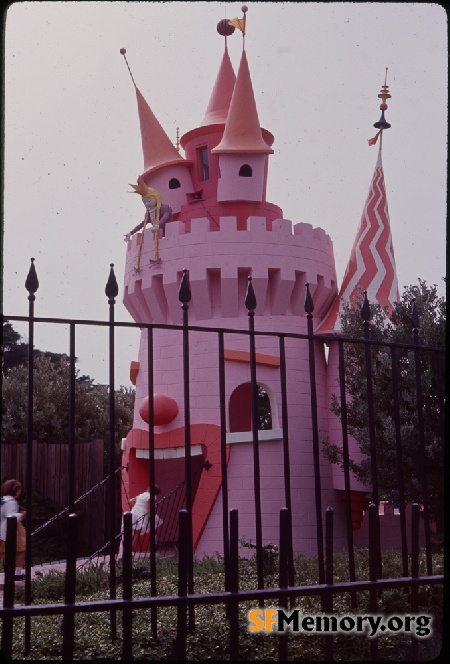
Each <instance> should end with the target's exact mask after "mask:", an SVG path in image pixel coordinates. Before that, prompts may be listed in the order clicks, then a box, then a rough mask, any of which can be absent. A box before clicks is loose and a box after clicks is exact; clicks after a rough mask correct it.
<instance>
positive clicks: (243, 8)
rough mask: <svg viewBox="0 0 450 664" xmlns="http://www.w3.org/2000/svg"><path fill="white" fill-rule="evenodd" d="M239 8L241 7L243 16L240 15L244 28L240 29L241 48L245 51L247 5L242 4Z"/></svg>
mask: <svg viewBox="0 0 450 664" xmlns="http://www.w3.org/2000/svg"><path fill="white" fill-rule="evenodd" d="M241 9H242V12H243V14H244V16H243V17H242V19H243V21H244V29H243V30H242V50H243V51H245V28H246V24H247V12H248V7H247V5H242V7H241Z"/></svg>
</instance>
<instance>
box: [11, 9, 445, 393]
mask: <svg viewBox="0 0 450 664" xmlns="http://www.w3.org/2000/svg"><path fill="white" fill-rule="evenodd" d="M247 6H248V12H247V30H246V37H245V48H246V52H247V57H248V62H249V68H250V73H251V77H252V82H253V89H254V94H255V100H256V105H257V109H258V115H259V120H260V124H261V126H263V127H265V128H267V129H268V130H269V131H270V132H271V133H272V134H273V135H274V136H275V142H274V145H273V148H274V151H275V153H274V154H273V155H272V156H271V157H270V159H269V179H268V187H267V200H268V201H270V202H272V203H275V204H277V205H279V206H280V207H281V208H282V209H283V216H284V218H287V219H291V220H292V222H293V223H294V224H295V223H298V222H307V223H310V224H312V225H313V226H314V227H317V226H318V227H321V228H323V229H325V231H326V232H327V233H328V234H329V235H330V237H331V239H332V241H333V246H334V255H335V261H336V271H337V277H338V286H340V284H341V282H342V279H343V276H344V272H345V268H346V266H347V263H348V260H349V257H350V251H351V248H352V245H353V241H354V239H355V236H356V233H357V230H358V226H359V222H360V218H361V213H362V210H363V207H364V203H365V200H366V197H367V194H368V190H369V185H370V181H371V178H372V174H373V171H374V167H375V162H376V158H377V150H378V146H372V147H369V146H368V142H367V141H368V139H369V138H371V137H373V136H374V135H375V133H376V131H377V130H376V129H374V127H373V123H374V122H376V121H378V120H379V118H380V110H379V104H380V100H379V99H378V94H379V92H380V90H381V86H382V85H383V83H384V79H385V73H386V67H388V74H387V83H388V85H389V89H390V93H391V95H392V98H391V99H389V100H388V106H389V108H388V110H387V111H386V119H387V121H388V122H390V123H391V125H392V127H391V129H389V131H386V132H384V137H383V166H384V176H385V183H386V191H387V198H388V206H389V214H390V220H391V230H392V237H393V245H394V253H395V259H396V265H397V275H398V280H399V287H400V291H401V290H402V288H403V286H405V285H410V284H414V283H417V279H418V278H419V277H420V278H421V279H424V280H426V281H427V283H428V284H430V285H431V284H436V285H437V286H438V290H439V293H440V294H441V295H444V294H445V284H444V282H443V280H442V279H443V277H444V276H445V274H446V204H447V123H448V117H447V110H448V109H447V97H448V90H447V63H448V44H447V15H446V12H445V10H444V9H443V7H442V6H440V5H438V4H431V3H430V4H428V3H417V4H416V3H410V2H408V3H376V2H374V3H346V2H345V3H340V2H331V3H320V2H319V3H309V2H306V3H300V2H257V3H256V2H255V3H251V2H248V3H247ZM241 7H242V4H241V3H237V2H164V3H157V2H22V3H13V4H11V5H10V6H9V8H8V9H7V11H6V13H4V30H5V33H4V72H3V76H4V80H3V83H4V151H3V160H4V161H3V275H2V276H3V281H2V284H3V291H2V295H3V313H4V314H5V316H6V317H7V316H8V315H10V316H12V315H16V316H26V315H27V313H28V293H27V291H26V289H25V285H24V284H25V279H26V276H27V273H28V269H29V266H30V258H31V257H34V258H35V266H36V271H37V274H38V278H39V283H40V285H39V289H38V291H37V293H36V301H35V315H36V316H42V317H56V318H72V319H86V320H90V319H94V320H103V321H106V320H108V317H109V310H108V301H107V297H106V295H105V292H104V289H105V285H106V282H107V279H108V275H109V269H110V264H111V263H113V264H114V269H115V273H116V276H117V281H118V283H119V295H118V297H117V304H116V306H115V319H116V320H118V321H126V322H132V318H131V316H130V314H129V313H128V312H127V310H126V309H125V307H124V306H123V304H122V297H123V273H124V268H125V250H126V245H125V242H124V234H125V233H126V232H127V231H129V230H130V229H131V228H133V227H134V226H135V225H136V224H137V223H139V222H140V221H141V220H142V218H143V206H142V202H141V199H140V197H138V196H130V194H129V192H130V191H131V187H130V186H129V183H134V182H136V179H137V176H138V175H139V174H140V173H142V171H143V156H142V147H141V137H140V129H139V120H138V114H137V105H136V96H135V92H134V87H133V84H132V81H131V78H130V75H129V73H128V70H127V67H126V64H125V62H124V59H123V57H122V55H120V49H121V48H122V47H124V48H126V50H127V58H128V62H129V65H130V67H131V70H132V73H133V76H134V79H135V81H136V84H137V86H138V87H139V89H140V90H141V92H142V94H143V95H144V97H145V99H146V100H147V102H148V103H149V105H150V107H151V108H152V110H153V112H154V113H155V115H156V117H157V118H158V120H159V121H160V123H161V125H162V126H163V128H164V130H165V131H166V133H167V135H168V136H169V137H170V138H171V139H172V140H173V142H174V143H175V141H176V131H177V127H179V133H180V136H182V135H183V134H184V133H186V132H187V131H189V130H190V129H193V128H195V127H197V126H199V125H200V123H201V121H202V119H203V117H204V114H205V111H206V108H207V105H208V101H209V98H210V95H211V92H212V89H213V85H214V82H215V79H216V75H217V72H218V69H219V65H220V62H221V59H222V54H223V49H224V43H223V42H224V39H223V37H221V36H220V35H219V34H218V33H217V30H216V25H217V23H218V22H219V21H220V20H221V19H223V18H230V19H231V18H233V17H236V16H237V17H241V16H242V11H241ZM228 50H229V54H230V58H231V61H232V64H233V67H234V70H235V72H236V73H237V70H238V67H239V61H240V56H241V52H242V35H241V33H239V32H238V31H237V30H236V31H235V33H234V34H233V35H232V36H231V37H230V38H229V39H228ZM180 323H181V310H180ZM13 327H14V328H15V329H17V330H18V331H19V332H20V333H21V334H22V336H23V338H24V340H27V327H26V324H23V323H13ZM138 342H139V331H138V330H130V329H123V330H120V329H119V330H117V332H116V369H115V380H116V386H119V385H125V386H126V387H130V386H131V383H130V380H129V366H130V361H132V360H136V359H137V353H138ZM35 346H36V347H37V348H40V349H41V350H52V351H54V352H61V353H63V352H65V353H68V352H69V331H68V326H66V325H49V324H38V325H37V326H36V331H35ZM76 355H77V357H78V358H79V362H78V365H77V366H78V368H79V370H80V373H81V374H88V375H90V376H91V377H92V378H93V379H94V380H95V381H96V382H99V383H107V382H108V381H109V377H108V348H107V330H106V328H102V329H100V330H95V329H94V328H93V327H86V326H85V327H82V328H80V329H79V331H77V337H76Z"/></svg>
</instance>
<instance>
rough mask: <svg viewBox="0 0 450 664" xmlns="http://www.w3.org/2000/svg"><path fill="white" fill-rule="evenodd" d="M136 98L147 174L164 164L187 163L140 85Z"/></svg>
mask: <svg viewBox="0 0 450 664" xmlns="http://www.w3.org/2000/svg"><path fill="white" fill-rule="evenodd" d="M136 98H137V104H138V112H139V122H140V125H141V137H142V152H143V154H144V172H145V174H147V173H149V172H151V171H154V170H155V169H157V168H161V167H162V166H169V165H171V164H176V163H185V162H186V160H185V159H183V157H182V156H181V155H180V154H179V152H178V151H177V149H176V147H175V146H174V145H173V143H172V142H171V141H170V139H169V137H168V136H167V134H166V132H165V131H164V129H163V128H162V127H161V125H160V124H159V122H158V120H157V119H156V117H155V115H154V114H153V112H152V110H151V108H150V106H149V105H148V104H147V102H146V101H145V99H144V97H143V96H142V94H141V92H140V90H139V88H138V87H136Z"/></svg>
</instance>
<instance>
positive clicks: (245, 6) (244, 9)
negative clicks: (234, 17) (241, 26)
mask: <svg viewBox="0 0 450 664" xmlns="http://www.w3.org/2000/svg"><path fill="white" fill-rule="evenodd" d="M241 10H242V11H243V13H244V14H246V13H247V12H248V7H247V5H242V7H241Z"/></svg>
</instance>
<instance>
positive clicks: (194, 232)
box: [122, 20, 398, 557]
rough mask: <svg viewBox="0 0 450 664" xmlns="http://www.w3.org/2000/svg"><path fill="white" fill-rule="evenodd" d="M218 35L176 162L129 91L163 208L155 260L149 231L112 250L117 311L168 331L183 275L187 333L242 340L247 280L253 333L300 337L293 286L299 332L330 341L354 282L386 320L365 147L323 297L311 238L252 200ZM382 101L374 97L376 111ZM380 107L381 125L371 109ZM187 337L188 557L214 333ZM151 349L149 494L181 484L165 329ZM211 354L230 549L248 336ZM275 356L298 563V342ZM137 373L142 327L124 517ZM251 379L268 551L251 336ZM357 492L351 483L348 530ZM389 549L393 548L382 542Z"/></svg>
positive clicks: (271, 473) (340, 534) (271, 512)
mask: <svg viewBox="0 0 450 664" xmlns="http://www.w3.org/2000/svg"><path fill="white" fill-rule="evenodd" d="M232 30H233V29H232V28H231V27H230V26H229V24H228V21H227V20H224V21H221V22H220V23H219V24H218V32H219V33H220V34H222V35H223V36H224V37H225V51H224V54H223V57H222V62H221V64H220V67H219V71H218V75H217V79H216V82H215V85H214V88H213V91H212V94H211V98H210V100H209V104H208V105H207V108H206V113H205V116H204V118H203V120H202V122H201V123H200V125H199V126H198V127H196V128H194V129H192V130H190V131H188V132H187V133H186V134H185V135H184V136H182V138H181V141H180V143H181V147H182V148H183V149H184V152H185V157H183V156H182V155H181V154H180V152H179V150H178V149H177V147H175V146H174V145H173V144H172V143H171V141H170V140H169V138H168V136H167V135H166V133H165V131H164V129H163V128H162V126H161V125H160V123H159V122H158V120H157V119H156V117H155V116H154V114H153V112H152V111H151V109H150V107H149V106H148V104H147V102H146V101H145V100H144V97H143V96H142V94H141V92H140V91H139V89H138V88H137V87H136V86H135V87H136V95H137V103H138V112H139V120H140V128H141V134H142V147H143V154H144V169H143V172H142V175H141V178H142V181H143V182H144V183H145V185H147V186H148V187H151V188H154V189H156V190H157V191H158V192H159V194H160V196H161V199H162V202H163V203H164V204H166V205H168V206H170V208H171V209H172V218H173V221H170V222H169V223H167V224H166V225H165V227H164V233H163V231H162V230H159V231H158V233H159V237H158V254H155V233H154V232H153V231H152V228H151V227H150V224H149V225H148V226H147V227H146V229H145V230H144V231H143V234H142V233H136V234H134V235H132V237H131V238H130V239H129V240H128V244H127V254H126V267H125V291H124V303H125V306H126V308H127V309H128V311H129V312H130V314H131V316H132V317H133V319H134V320H135V321H136V323H152V324H156V325H158V324H162V325H173V326H180V325H181V323H182V311H181V305H180V301H179V298H178V293H179V287H180V282H181V279H182V275H183V271H184V270H187V274H188V277H189V284H190V288H191V292H192V299H191V302H190V304H189V324H190V325H194V326H201V327H207V328H208V327H212V328H227V329H231V330H233V329H234V330H248V312H247V309H246V308H245V304H244V300H245V294H246V290H247V284H248V277H249V276H251V277H252V284H253V288H254V292H255V295H256V302H257V306H256V310H255V329H256V330H258V331H262V332H268V333H270V332H283V333H294V334H299V333H301V334H305V333H306V332H307V319H306V313H305V310H304V301H305V292H306V284H309V289H310V293H311V295H312V297H313V300H314V325H315V332H323V333H329V332H331V331H333V330H336V329H338V325H339V317H338V314H339V306H340V303H341V299H342V298H347V299H350V298H351V297H352V295H353V293H354V291H355V288H356V287H357V286H358V285H360V286H361V287H362V288H363V289H365V290H367V292H368V297H369V299H370V301H371V302H376V301H377V302H379V303H380V304H382V305H387V306H389V307H390V308H391V307H392V303H393V301H394V300H395V299H397V298H398V288H397V279H396V272H395V261H394V255H393V249H392V242H391V234H390V224H389V216H388V210H387V201H386V193H385V188H384V180H383V170H382V163H381V141H380V150H379V153H378V159H377V164H376V168H375V174H374V178H373V181H372V183H371V186H370V192H369V196H368V199H367V203H366V205H365V208H364V211H363V215H362V220H361V227H360V229H359V231H358V233H357V238H356V241H355V244H354V247H353V250H352V252H351V258H350V262H349V266H348V268H347V273H346V275H345V277H344V281H343V285H342V288H341V289H340V291H339V290H338V286H337V279H336V271H335V261H334V255H333V246H332V242H331V239H330V237H329V236H328V235H327V233H326V232H325V231H324V230H323V229H321V228H313V227H312V226H311V225H309V224H306V223H293V222H292V221H291V220H289V219H284V218H283V212H282V210H281V208H280V207H278V206H277V205H275V204H273V203H270V202H269V201H267V200H266V185H267V179H268V168H269V159H270V155H271V154H272V153H273V150H272V147H271V146H272V144H273V142H274V137H273V136H272V134H271V133H270V132H269V131H268V130H267V129H265V128H262V127H261V126H260V123H259V118H258V112H257V108H256V103H255V98H254V93H253V88H252V81H251V76H250V71H249V65H248V62H247V55H246V52H245V49H244V50H243V52H242V56H241V60H240V64H239V69H238V73H237V76H236V75H235V73H234V70H233V67H232V64H231V61H230V58H229V55H228V51H227V42H226V40H227V35H229V34H231V32H232ZM122 53H125V51H124V49H122ZM133 82H134V80H133ZM384 91H385V92H386V91H387V86H384ZM380 96H381V95H380ZM387 96H390V95H388V93H387ZM385 97H386V95H385ZM386 98H387V97H386ZM385 101H386V99H385V98H383V103H384V106H385V108H387V106H386V104H385ZM381 108H382V111H383V115H382V119H383V121H384V110H385V108H383V105H382V106H381ZM384 122H385V121H384ZM385 125H387V123H385ZM383 128H386V126H383V127H381V129H383ZM153 230H154V229H153ZM156 258H158V260H156ZM189 340H190V346H189V353H190V358H189V361H190V415H189V417H190V437H191V459H192V472H193V473H194V472H196V471H198V473H199V474H200V479H199V481H198V487H197V488H196V492H195V496H194V498H193V504H192V522H193V539H194V548H195V551H196V555H197V556H199V557H202V556H203V555H204V554H213V553H214V552H219V553H223V530H222V519H223V517H222V493H221V463H222V459H221V448H220V444H221V427H220V425H221V421H220V408H219V403H220V392H219V364H218V350H217V336H216V335H213V334H210V333H208V332H205V331H191V332H190V336H189ZM330 346H331V347H330V349H329V357H328V358H327V356H326V353H325V346H324V344H321V343H319V342H316V343H315V363H316V381H317V403H318V425H319V430H320V432H323V433H324V434H325V435H327V436H328V437H329V439H330V440H331V442H338V443H339V441H340V429H339V427H340V424H339V422H338V420H337V419H336V418H335V417H334V416H333V415H332V414H331V412H330V409H329V404H330V398H331V395H332V394H333V392H337V389H338V388H337V386H336V383H335V380H336V376H337V358H336V352H335V349H334V348H333V344H330ZM153 349H154V356H153V366H154V370H153V384H154V395H155V396H154V432H155V433H154V436H155V477H156V483H157V484H158V485H159V486H160V487H161V490H162V494H165V493H167V492H168V491H170V490H171V489H173V487H174V486H176V485H177V484H178V483H179V482H181V481H182V480H183V478H184V462H185V460H184V441H185V429H184V427H185V410H184V388H183V358H182V353H183V345H182V335H181V330H180V329H175V328H172V329H167V328H166V329H158V328H155V329H154V330H153ZM224 356H225V376H226V378H225V392H226V394H225V401H226V457H227V461H226V462H227V484H228V503H229V508H230V509H231V508H237V509H238V510H239V524H240V531H241V532H240V536H241V537H244V538H245V539H247V540H253V541H254V539H255V512H254V510H255V507H254V493H253V448H252V440H253V436H252V430H251V429H252V426H251V403H250V387H249V386H250V361H249V360H250V353H249V338H248V336H246V335H242V334H241V335H240V334H238V333H235V334H233V333H226V334H225V335H224ZM286 358H287V360H286V361H287V398H288V407H287V412H288V425H289V432H290V433H289V445H290V449H289V455H290V468H291V480H290V481H291V500H292V505H293V510H292V514H293V517H292V519H293V549H294V551H295V552H302V553H305V554H307V555H308V554H310V555H313V554H314V553H316V536H317V531H316V528H317V526H316V514H315V495H314V492H315V470H314V463H313V452H312V428H311V424H310V412H311V410H310V409H311V405H310V383H309V360H308V344H307V341H305V340H298V339H293V338H286ZM147 360H148V343H147V330H146V329H142V332H141V342H140V348H139V355H138V358H137V360H136V361H134V362H132V364H131V379H132V382H133V383H134V384H135V385H136V402H135V410H134V422H133V429H132V430H131V431H130V432H129V434H128V436H127V438H126V441H125V442H124V449H123V463H124V464H128V468H129V470H128V472H125V473H124V475H123V480H124V485H125V491H124V494H123V508H124V510H125V509H128V505H127V502H126V495H128V496H135V495H136V494H137V493H139V492H141V491H143V490H145V489H146V488H147V486H148V477H149V469H148V458H149V452H148V440H149V434H148V424H147V423H146V421H144V419H142V415H144V417H145V418H146V419H148V417H147V416H146V414H145V402H144V400H145V399H146V397H148V366H147ZM256 373H257V382H258V385H260V386H261V387H262V388H263V390H264V391H265V393H266V394H267V396H268V399H269V400H270V411H271V416H272V428H271V429H269V430H263V431H259V435H258V438H259V455H260V469H261V497H262V502H261V511H262V535H263V541H264V542H274V543H278V537H279V511H280V508H282V507H284V506H285V504H286V499H285V488H284V475H283V472H284V471H283V448H282V439H283V430H282V423H281V412H282V406H281V386H280V348H279V340H278V338H277V337H276V336H257V337H256ZM143 402H144V403H143ZM350 445H351V446H353V448H352V449H353V453H356V449H357V448H356V443H355V442H354V441H350ZM205 462H208V463H207V466H208V468H205V467H204V464H205ZM320 475H321V499H322V505H323V509H326V507H328V506H332V507H333V508H334V510H335V524H336V525H335V537H336V546H337V547H339V546H341V547H344V546H345V520H344V505H343V501H342V495H341V494H342V489H343V477H342V472H341V471H340V469H339V468H337V467H332V466H331V465H330V464H329V463H328V462H327V461H326V460H325V459H324V458H321V459H320ZM369 490H370V488H368V487H363V486H361V485H359V484H358V483H357V482H356V481H355V480H353V484H352V496H353V506H354V510H355V511H354V524H353V526H354V528H355V529H357V528H359V526H360V523H361V520H362V517H363V508H364V506H365V503H364V501H365V497H366V495H367V492H368V491H369ZM391 517H392V519H395V517H394V516H393V515H391ZM391 517H389V518H391ZM387 519H388V517H386V522H385V526H386V527H391V528H392V523H393V521H392V519H391V522H389V523H390V525H389V526H388V523H387ZM382 525H383V524H382ZM394 532H395V531H394ZM355 535H356V537H357V538H359V539H356V543H357V544H358V543H359V544H362V545H363V544H367V540H366V539H365V537H366V536H367V532H366V530H364V529H361V528H360V529H359V530H355ZM391 540H392V543H393V544H395V537H393V538H391ZM391 540H389V541H391Z"/></svg>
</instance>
